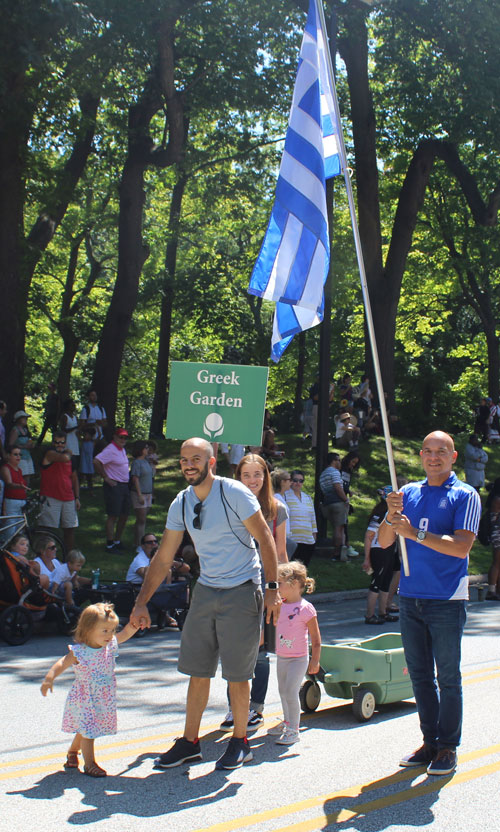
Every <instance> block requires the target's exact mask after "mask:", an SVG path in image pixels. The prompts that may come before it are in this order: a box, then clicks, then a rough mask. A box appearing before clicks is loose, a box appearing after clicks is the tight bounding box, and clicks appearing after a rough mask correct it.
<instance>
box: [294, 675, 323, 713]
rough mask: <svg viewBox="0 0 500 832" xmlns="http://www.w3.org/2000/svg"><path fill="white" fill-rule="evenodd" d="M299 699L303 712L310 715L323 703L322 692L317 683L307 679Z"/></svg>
mask: <svg viewBox="0 0 500 832" xmlns="http://www.w3.org/2000/svg"><path fill="white" fill-rule="evenodd" d="M299 699H300V705H301V708H302V710H303V711H304V713H305V714H310V713H312V712H313V711H315V710H316V708H317V707H318V705H319V703H320V701H321V690H320V687H319V685H318V683H317V682H316V681H314V682H312V681H311V680H310V679H306V681H305V682H304V683H303V685H302V687H301V688H300V691H299Z"/></svg>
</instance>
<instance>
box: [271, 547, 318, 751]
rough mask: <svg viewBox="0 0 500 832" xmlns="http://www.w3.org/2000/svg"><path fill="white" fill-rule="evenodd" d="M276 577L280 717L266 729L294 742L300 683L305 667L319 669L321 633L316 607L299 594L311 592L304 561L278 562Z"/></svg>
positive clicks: (311, 582) (287, 742)
mask: <svg viewBox="0 0 500 832" xmlns="http://www.w3.org/2000/svg"><path fill="white" fill-rule="evenodd" d="M278 581H279V585H280V594H281V597H282V599H283V603H282V605H281V611H280V617H279V621H278V624H277V627H276V655H277V657H278V662H277V670H278V689H279V693H280V697H281V704H282V706H283V721H282V722H280V724H279V725H277V726H276V727H275V728H270V730H269V733H270V734H274V735H279V736H278V739H277V740H276V742H277V743H278V745H293V744H294V743H296V742H299V739H300V737H299V721H300V700H299V690H300V685H301V682H302V679H303V678H304V675H305V673H306V671H307V672H308V673H311V674H312V673H317V672H318V671H319V656H320V652H321V634H320V632H319V627H318V618H317V615H316V610H315V609H314V607H313V605H312V604H310V603H309V602H308V601H305V600H304V599H303V598H302V594H303V592H304V590H305V591H306V592H307V593H309V592H314V585H315V584H314V579H313V578H308V577H307V570H306V567H305V566H304V564H303V563H301V562H300V561H298V560H292V561H290V562H289V563H280V564H279V566H278ZM309 637H310V638H311V658H309Z"/></svg>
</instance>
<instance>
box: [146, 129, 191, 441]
mask: <svg viewBox="0 0 500 832" xmlns="http://www.w3.org/2000/svg"><path fill="white" fill-rule="evenodd" d="M186 135H187V132H186ZM187 181H188V177H187V175H186V174H183V175H181V177H180V178H179V180H178V181H177V182H176V183H175V185H174V189H173V191H172V199H171V202H170V215H169V221H168V229H169V239H168V243H167V248H166V252H165V279H164V282H163V291H162V302H161V316H160V334H159V342H158V360H157V362H156V379H155V392H154V398H153V408H152V412H151V424H150V434H151V436H155V437H162V436H163V424H164V420H165V413H166V406H167V387H168V367H169V361H170V337H171V330H172V310H173V305H174V296H175V272H176V265H177V247H178V242H179V225H180V218H181V207H182V197H183V196H184V191H185V189H186V185H187Z"/></svg>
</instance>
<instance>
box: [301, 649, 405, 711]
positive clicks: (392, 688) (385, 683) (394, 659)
mask: <svg viewBox="0 0 500 832" xmlns="http://www.w3.org/2000/svg"><path fill="white" fill-rule="evenodd" d="M320 666H321V667H320V672H319V673H318V674H316V676H314V677H312V676H308V677H307V678H306V681H305V682H304V683H303V685H302V687H301V689H300V704H301V706H302V710H303V711H305V712H306V713H308V712H309V713H310V712H312V711H315V710H316V708H317V707H318V705H319V703H320V700H321V689H320V686H319V684H318V680H319V681H320V682H322V684H323V686H324V688H325V691H326V693H327V694H328V696H332V697H335V698H338V699H352V709H353V712H354V715H355V717H356V719H358V720H359V721H360V722H366V721H367V720H368V719H370V718H371V717H372V716H373V713H374V711H375V707H376V706H377V705H383V704H385V703H389V702H399V701H400V700H402V699H411V698H412V696H413V688H412V685H411V681H410V676H409V673H408V668H407V666H406V660H405V654H404V650H403V644H402V641H401V636H400V634H399V633H384V634H383V635H379V636H375V637H374V638H369V639H366V640H364V641H350V642H346V643H343V644H334V645H332V644H322V645H321V657H320Z"/></svg>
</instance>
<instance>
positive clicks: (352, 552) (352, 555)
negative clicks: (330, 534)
mask: <svg viewBox="0 0 500 832" xmlns="http://www.w3.org/2000/svg"><path fill="white" fill-rule="evenodd" d="M347 554H348V556H349V557H350V558H359V552H356V549H353V547H352V546H349V548H348V549H347Z"/></svg>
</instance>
